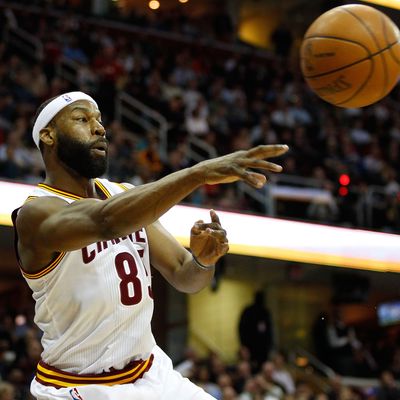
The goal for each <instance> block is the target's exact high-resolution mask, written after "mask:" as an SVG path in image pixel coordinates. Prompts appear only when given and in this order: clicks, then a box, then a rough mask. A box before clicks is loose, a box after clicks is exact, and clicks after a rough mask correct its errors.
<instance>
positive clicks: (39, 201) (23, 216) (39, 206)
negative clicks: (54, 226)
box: [16, 196, 68, 225]
mask: <svg viewBox="0 0 400 400" xmlns="http://www.w3.org/2000/svg"><path fill="white" fill-rule="evenodd" d="M67 205H68V202H67V201H65V200H64V199H62V198H59V197H53V196H40V197H34V196H30V197H28V199H27V201H26V202H25V203H24V204H23V205H22V206H21V207H20V208H19V209H18V213H17V216H16V221H17V224H18V225H21V224H24V223H26V224H33V223H36V222H38V221H39V220H40V219H43V218H45V217H47V216H49V215H51V214H52V213H54V212H56V211H58V210H59V209H61V208H62V207H65V206H67Z"/></svg>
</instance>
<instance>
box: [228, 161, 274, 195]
mask: <svg viewBox="0 0 400 400" xmlns="http://www.w3.org/2000/svg"><path fill="white" fill-rule="evenodd" d="M233 173H234V174H235V175H236V176H237V177H238V178H240V179H241V180H242V181H244V182H246V183H247V184H249V185H250V186H253V187H255V188H257V189H259V188H261V187H263V186H264V185H265V183H266V182H267V178H266V177H265V175H263V174H259V173H257V172H253V171H247V170H246V169H245V168H240V167H237V166H234V167H233Z"/></svg>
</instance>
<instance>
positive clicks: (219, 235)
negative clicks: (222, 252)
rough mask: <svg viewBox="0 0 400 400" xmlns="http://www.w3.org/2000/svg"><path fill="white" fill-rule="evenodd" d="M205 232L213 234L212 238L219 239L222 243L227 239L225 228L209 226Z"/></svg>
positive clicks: (209, 234)
mask: <svg viewBox="0 0 400 400" xmlns="http://www.w3.org/2000/svg"><path fill="white" fill-rule="evenodd" d="M204 233H205V234H206V235H208V236H211V237H212V238H214V239H216V240H218V241H219V242H221V243H224V242H226V241H227V238H226V231H225V230H224V229H218V230H217V229H211V228H207V229H206V230H205V231H204Z"/></svg>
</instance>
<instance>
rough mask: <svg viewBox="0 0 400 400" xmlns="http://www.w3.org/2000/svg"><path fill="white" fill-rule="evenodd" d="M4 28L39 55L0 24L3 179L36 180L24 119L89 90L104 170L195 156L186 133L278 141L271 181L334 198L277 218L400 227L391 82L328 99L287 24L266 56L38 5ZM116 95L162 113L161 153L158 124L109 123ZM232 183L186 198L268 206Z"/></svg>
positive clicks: (136, 173) (395, 95) (113, 173)
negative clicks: (277, 170) (356, 102)
mask: <svg viewBox="0 0 400 400" xmlns="http://www.w3.org/2000/svg"><path fill="white" fill-rule="evenodd" d="M3 11H4V10H3ZM225 17H227V15H225ZM212 21H213V20H212V19H210V24H212V25H213V26H214V24H213V22H212ZM167 25H168V24H167ZM167 25H166V26H167ZM178 25H179V26H180V24H178ZM227 25H229V24H227ZM2 26H4V27H7V26H19V27H21V28H23V29H24V30H25V31H27V32H29V33H30V34H31V35H32V37H35V38H37V39H38V40H39V41H40V42H41V43H42V44H43V57H42V58H41V59H39V60H35V59H30V58H29V56H27V55H26V54H24V53H21V52H19V51H18V50H17V48H15V47H14V46H12V45H10V44H9V42H7V40H6V39H7V36H6V32H7V29H4V31H3V40H2V41H1V44H0V92H1V96H0V176H1V177H3V178H6V179H17V180H23V181H27V182H30V183H35V182H38V181H40V180H41V179H43V166H42V162H41V158H40V154H39V153H38V152H37V151H36V150H35V149H34V148H33V143H32V140H31V135H30V130H31V124H32V116H33V115H34V112H35V110H36V108H37V107H38V105H39V104H40V103H41V102H42V101H43V100H45V99H47V98H49V97H52V96H54V95H57V94H59V93H61V92H64V91H68V90H76V89H80V90H82V91H85V92H88V93H90V94H92V95H93V96H94V97H95V98H96V100H97V101H98V103H99V106H100V109H101V111H102V114H103V120H104V121H105V123H106V127H107V130H108V137H109V139H110V142H111V146H110V156H111V160H112V162H111V163H110V168H109V171H108V177H109V178H110V179H115V180H119V181H129V182H133V183H135V184H138V183H142V182H148V181H152V180H155V179H157V178H159V177H161V176H163V175H165V174H167V173H170V172H173V171H176V170H178V169H180V168H182V167H186V166H188V165H190V164H192V163H193V159H192V158H191V157H190V152H189V144H188V143H189V140H190V138H192V137H196V138H198V139H200V140H201V141H202V142H204V143H206V144H207V145H209V146H211V148H213V149H214V150H215V151H216V153H217V154H224V153H227V152H230V151H235V150H239V149H246V148H250V147H251V146H254V145H257V144H260V143H264V144H268V143H286V144H288V145H289V146H290V149H291V150H290V153H289V155H288V156H286V157H285V158H284V159H282V160H280V162H281V163H282V164H283V167H284V176H283V177H282V178H279V177H273V178H272V179H273V181H274V179H275V180H277V182H276V183H277V184H278V185H279V184H280V181H279V180H280V179H283V178H285V182H289V183H285V184H287V185H291V186H295V184H293V182H295V181H296V179H297V178H298V177H301V178H311V179H309V182H312V186H313V187H314V188H319V189H322V190H324V191H325V192H326V193H328V194H329V195H330V196H331V201H329V202H328V203H324V204H318V202H317V203H313V202H312V201H310V202H308V203H302V202H299V201H291V202H290V201H286V202H285V201H282V202H278V203H277V214H278V215H280V216H288V217H292V218H299V219H309V220H316V221H320V222H323V223H332V224H342V225H347V226H360V225H361V226H364V227H368V228H372V229H380V230H386V231H392V232H393V231H394V232H395V231H396V230H397V229H398V228H399V224H400V218H399V211H400V209H399V204H400V184H399V176H398V171H399V170H400V169H399V166H400V165H399V164H400V157H399V146H400V118H399V117H398V115H399V113H398V111H399V106H400V90H399V87H396V88H395V89H394V90H393V92H392V93H391V95H390V96H388V97H387V98H385V99H384V100H382V101H381V102H379V103H377V104H375V105H373V106H370V107H367V108H364V109H340V108H337V107H332V106H330V105H327V104H326V103H324V102H323V101H321V100H319V99H318V98H317V97H316V96H315V95H314V94H313V93H311V92H310V90H309V89H308V87H307V86H306V85H305V83H304V81H303V79H302V77H301V74H300V71H299V66H298V60H297V58H296V53H297V52H296V51H294V50H293V49H292V51H291V45H292V40H291V39H290V38H291V33H290V30H289V28H288V27H286V26H285V25H281V26H279V27H278V28H277V30H276V31H275V32H274V33H273V35H272V40H273V43H274V48H275V53H274V52H273V51H271V52H265V53H264V55H260V54H257V55H250V54H247V55H244V54H242V53H235V52H232V51H227V50H226V51H225V50H216V49H215V47H210V48H207V46H204V45H201V46H196V44H195V42H191V44H190V45H189V44H185V43H179V41H171V42H166V41H165V40H166V39H165V38H163V37H162V34H161V35H160V36H151V35H150V36H148V35H142V36H140V35H136V36H135V35H134V34H132V33H131V34H128V33H127V32H123V31H121V29H119V30H113V29H111V28H106V27H102V26H99V25H98V24H97V25H96V26H94V25H91V23H90V21H86V20H85V19H84V18H82V17H79V18H77V17H76V16H74V14H66V16H64V17H63V18H57V17H55V16H54V15H52V14H51V13H50V14H48V13H46V12H43V13H42V14H34V17H32V15H31V14H30V13H29V12H21V11H19V12H12V11H10V10H7V11H5V12H4V13H3V15H2ZM163 29H168V28H166V27H164V28H163ZM171 29H173V28H171ZM210 30H211V31H212V29H211V28H210ZM160 32H162V31H160ZM8 36H9V35H8ZM65 59H67V60H72V62H74V65H75V66H76V71H75V72H76V74H75V75H74V79H73V81H71V79H69V80H66V79H65V77H64V76H63V74H62V73H60V68H59V67H60V64H61V63H62V62H63V60H65ZM120 92H126V93H128V94H129V95H130V96H133V97H134V98H136V99H138V100H140V101H142V102H143V103H144V104H146V105H147V106H149V107H151V108H153V109H155V110H157V111H158V112H159V113H161V114H162V115H163V116H164V117H165V118H166V119H167V121H168V149H167V156H165V157H163V156H162V154H160V151H159V137H158V135H157V132H155V131H151V130H149V131H147V132H143V131H141V130H140V129H138V128H137V127H136V126H133V125H130V124H129V121H123V123H121V121H119V120H117V118H116V114H115V98H116V95H117V94H118V93H120ZM206 156H207V154H206ZM341 176H342V177H344V179H345V181H346V182H345V186H343V185H342V183H343V181H342V180H341V179H340V177H341ZM292 178H294V179H295V180H294V181H293V179H292ZM282 184H283V183H282ZM237 190H238V189H237V187H235V186H231V185H228V186H225V185H220V186H206V187H203V188H201V189H199V190H198V191H197V192H196V193H194V194H193V195H192V196H191V197H190V198H188V199H187V201H190V202H193V203H195V204H198V205H204V206H208V205H210V204H212V206H213V207H219V208H223V209H231V210H238V209H239V210H240V209H244V210H246V211H250V212H259V213H268V211H269V210H268V207H267V205H266V204H262V203H259V202H256V201H255V200H254V199H253V198H252V197H249V196H246V195H240V196H239V195H238V193H237Z"/></svg>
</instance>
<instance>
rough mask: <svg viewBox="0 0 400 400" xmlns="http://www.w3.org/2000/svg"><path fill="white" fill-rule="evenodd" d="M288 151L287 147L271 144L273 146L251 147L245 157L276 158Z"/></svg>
mask: <svg viewBox="0 0 400 400" xmlns="http://www.w3.org/2000/svg"><path fill="white" fill-rule="evenodd" d="M288 150H289V146H288V145H286V144H273V145H269V144H266V145H260V146H257V147H253V148H252V149H250V150H248V151H247V157H249V158H253V157H255V158H268V157H278V156H281V155H282V154H285V153H286V152H287V151H288Z"/></svg>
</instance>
